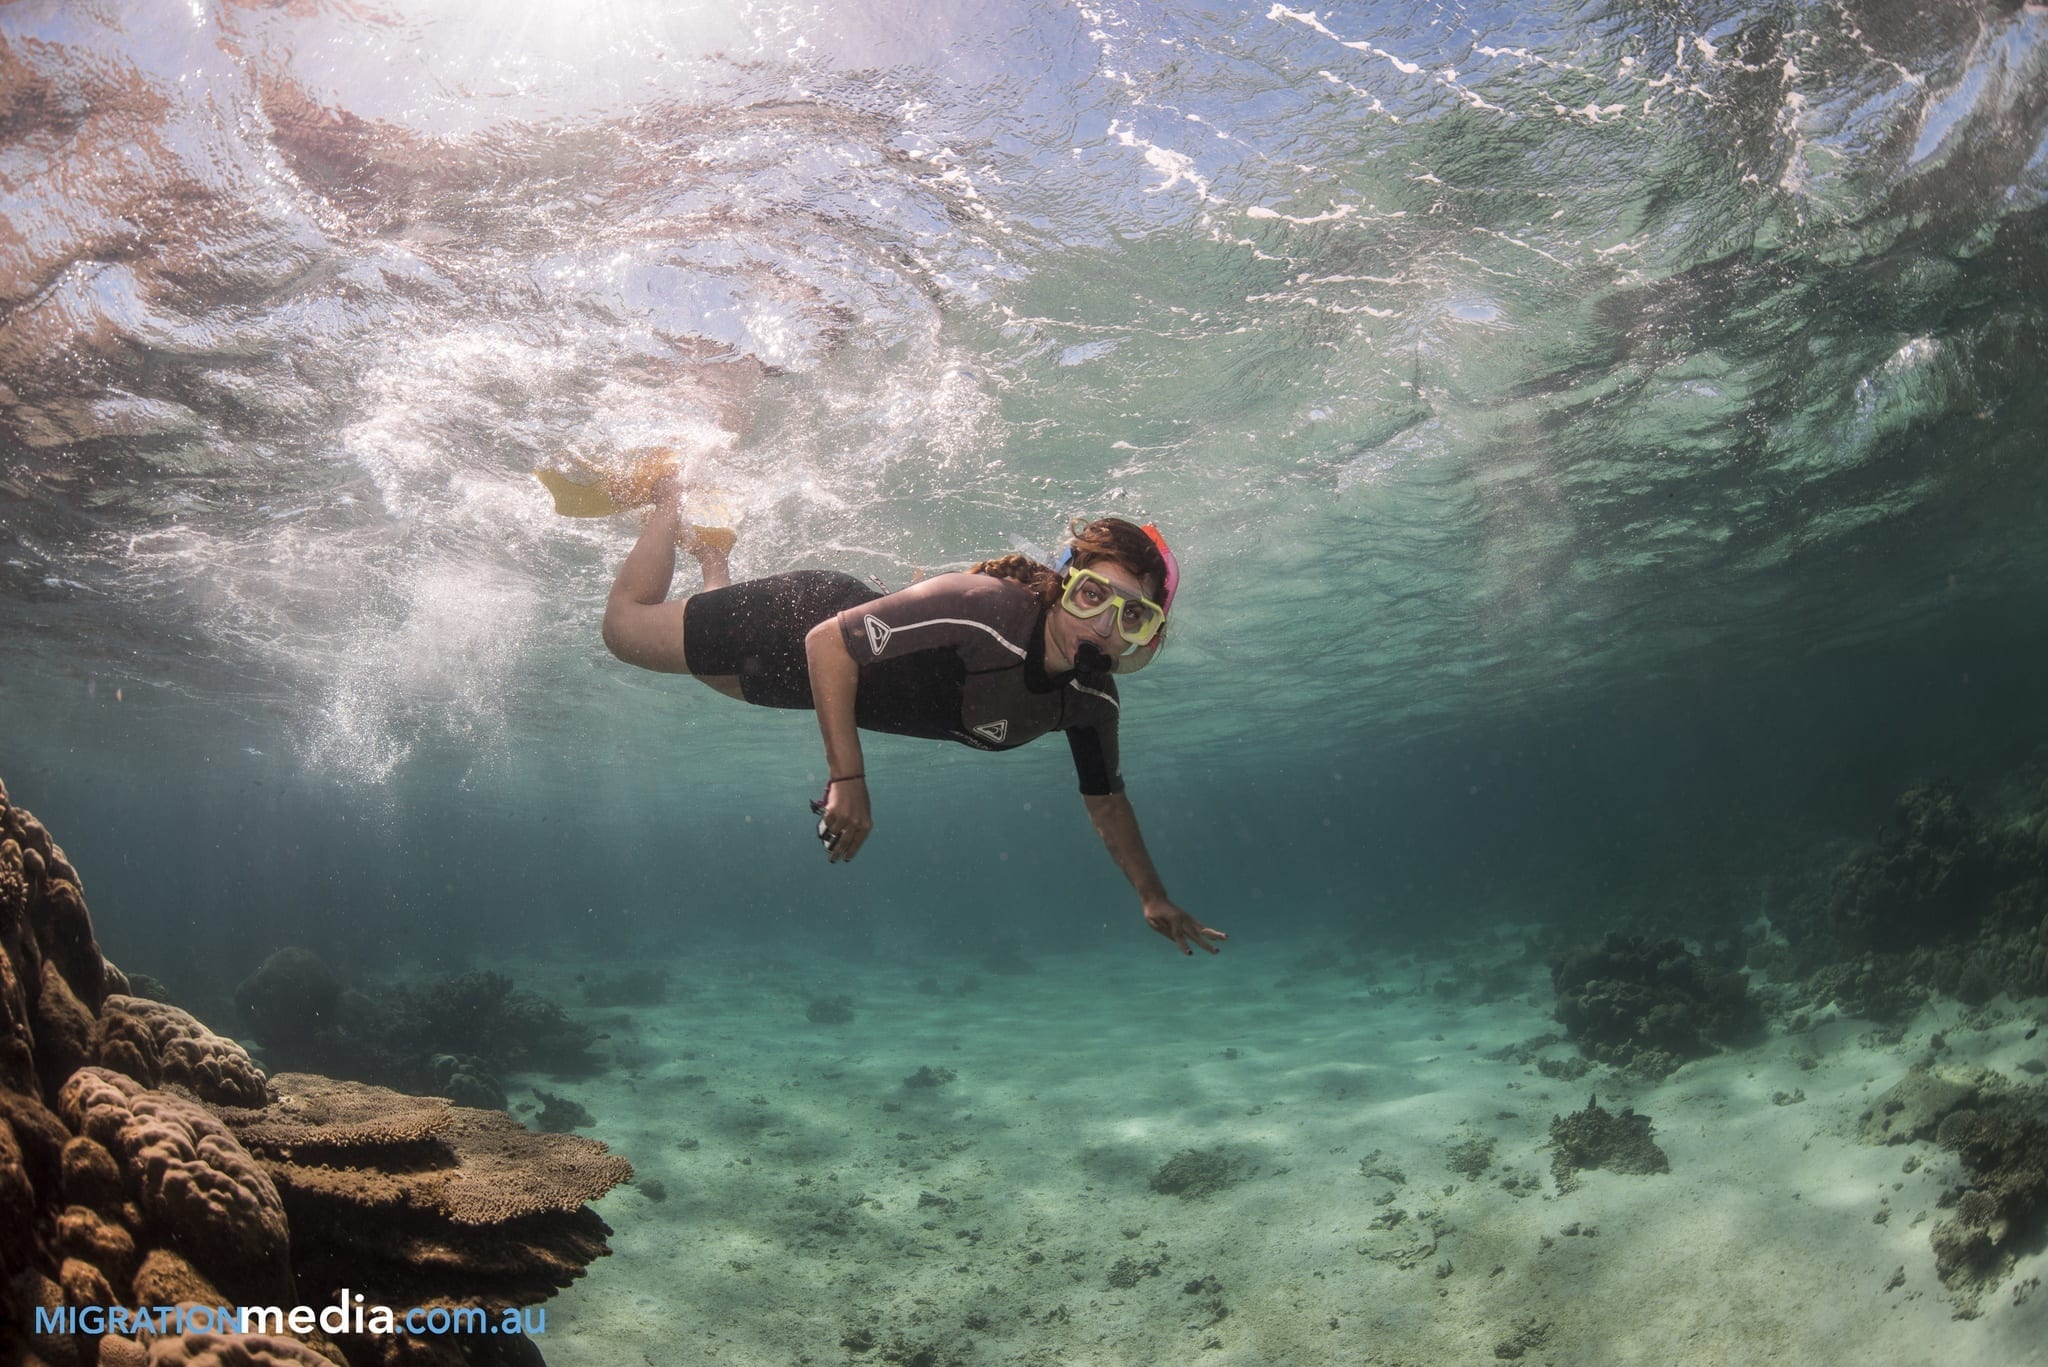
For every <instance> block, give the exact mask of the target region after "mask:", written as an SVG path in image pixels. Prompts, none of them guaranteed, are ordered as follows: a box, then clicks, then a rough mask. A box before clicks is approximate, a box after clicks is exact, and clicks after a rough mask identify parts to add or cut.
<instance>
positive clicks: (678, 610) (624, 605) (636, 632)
mask: <svg viewBox="0 0 2048 1367" xmlns="http://www.w3.org/2000/svg"><path fill="white" fill-rule="evenodd" d="M686 601H687V600H684V599H677V600H676V601H674V602H670V603H635V602H631V601H621V600H619V599H613V600H611V601H610V602H607V603H606V604H605V609H604V624H603V626H602V628H601V629H600V633H599V634H600V635H601V636H603V638H604V645H605V649H606V650H609V651H610V652H611V653H612V654H613V655H615V656H617V657H618V658H619V659H621V660H624V661H625V662H626V663H627V664H629V665H636V666H638V667H639V668H641V669H652V670H658V671H660V672H662V673H665V674H687V673H689V672H690V667H689V665H688V664H687V663H686V657H685V656H684V654H683V621H684V618H685V615H686V614H685V610H684V606H683V605H684V603H685V602H686Z"/></svg>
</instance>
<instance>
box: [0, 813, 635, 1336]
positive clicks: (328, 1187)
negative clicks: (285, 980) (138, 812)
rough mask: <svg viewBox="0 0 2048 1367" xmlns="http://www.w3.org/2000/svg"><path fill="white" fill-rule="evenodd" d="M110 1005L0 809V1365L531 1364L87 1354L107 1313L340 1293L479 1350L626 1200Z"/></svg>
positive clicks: (158, 1008) (587, 1149)
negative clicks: (471, 1324) (606, 1208)
mask: <svg viewBox="0 0 2048 1367" xmlns="http://www.w3.org/2000/svg"><path fill="white" fill-rule="evenodd" d="M128 988H129V983H128V980H127V978H126V977H125V976H124V975H123V974H122V972H121V970H120V969H118V968H116V967H114V966H113V965H112V964H111V963H109V962H107V960H106V958H105V957H104V956H103V955H102V954H101V953H100V948H99V943H98V941H97V940H96V939H95V937H94V935H93V928H92V917H91V916H90V915H89V914H88V912H87V911H86V905H85V894H84V891H83V889H82V887H81V884H80V882H79V877H78V873H77V871H76V870H75V869H73V868H72V866H71V864H70V861H68V860H67V859H65V857H64V852H63V850H62V849H60V848H59V847H58V845H57V844H56V842H55V841H53V840H52V839H51V838H50V834H49V832H48V831H46V830H45V829H44V828H43V826H42V825H41V823H39V822H38V821H37V820H36V819H35V818H34V817H33V816H31V815H30V814H29V813H28V812H26V811H24V810H22V809H21V808H19V807H16V806H14V805H13V803H12V802H11V801H10V800H9V799H8V796H7V790H6V788H5V787H4V786H0V1367H17V1365H18V1367H45V1365H47V1367H141V1365H142V1364H149V1365H150V1367H168V1365H169V1364H174V1363H177V1364H182V1363H212V1364H229V1363H233V1364H241V1365H242V1367H266V1365H268V1364H319V1363H329V1364H335V1367H370V1365H371V1364H379V1365H383V1364H396V1363H400V1362H403V1363H407V1364H424V1365H426V1367H437V1365H438V1364H457V1363H470V1364H501V1363H502V1364H515V1363H517V1364H531V1363H538V1362H540V1361H541V1356H540V1351H539V1349H538V1348H537V1347H536V1346H535V1344H534V1343H533V1341H532V1340H531V1339H529V1338H527V1337H525V1336H524V1335H523V1334H519V1333H503V1332H492V1333H477V1334H463V1335H455V1334H443V1335H413V1334H408V1333H405V1332H403V1330H402V1329H399V1328H393V1329H391V1330H389V1331H384V1332H380V1331H379V1330H378V1329H377V1327H376V1326H375V1325H374V1324H373V1323H370V1322H368V1321H366V1320H363V1319H361V1318H357V1319H354V1320H352V1321H350V1322H349V1323H347V1324H346V1325H344V1326H343V1330H342V1331H341V1332H331V1333H330V1332H323V1331H320V1330H315V1331H313V1332H309V1333H307V1334H305V1335H304V1336H302V1337H283V1336H281V1335H278V1334H274V1333H272V1334H246V1335H244V1334H220V1333H202V1332H177V1328H176V1324H175V1320H174V1319H173V1318H172V1317H170V1316H163V1317H161V1319H162V1323H161V1324H151V1325H148V1326H141V1325H136V1324H133V1323H130V1322H126V1319H125V1317H124V1325H123V1327H124V1328H126V1329H128V1330H130V1332H126V1333H111V1332H110V1333H96V1332H87V1327H88V1326H96V1325H97V1324H99V1323H100V1320H99V1318H98V1317H99V1316H101V1315H103V1314H104V1312H105V1311H107V1310H108V1309H110V1308H113V1307H122V1308H125V1309H126V1310H129V1311H136V1310H144V1309H152V1308H155V1307H165V1306H196V1307H205V1308H206V1309H207V1310H208V1311H209V1312H211V1311H212V1310H213V1309H214V1308H216V1307H222V1306H234V1307H241V1306H280V1307H285V1308H290V1307H293V1306H308V1307H312V1308H313V1309H314V1310H315V1311H318V1310H319V1309H321V1308H323V1307H333V1306H334V1305H336V1303H337V1300H338V1298H339V1297H341V1296H342V1295H343V1294H344V1293H345V1292H346V1293H347V1294H349V1295H350V1296H351V1297H353V1296H357V1295H361V1296H364V1297H365V1298H366V1300H365V1301H364V1302H357V1304H368V1305H383V1306H389V1307H391V1308H393V1309H395V1310H399V1311H404V1310H407V1309H410V1308H413V1307H416V1306H418V1307H440V1308H446V1309H450V1310H454V1309H470V1308H474V1309H477V1310H482V1311H485V1312H487V1313H488V1314H489V1316H490V1324H491V1326H492V1328H493V1329H494V1330H495V1329H498V1328H499V1327H500V1326H502V1325H503V1324H504V1323H505V1321H504V1319H503V1318H502V1317H503V1315H504V1314H505V1312H506V1311H508V1310H514V1309H517V1308H525V1307H531V1306H534V1305H536V1304H538V1303H540V1302H542V1301H545V1300H546V1299H547V1298H548V1297H550V1296H552V1295H553V1294H554V1293H555V1292H556V1291H558V1290H559V1289H561V1288H562V1287H564V1286H566V1285H568V1284H569V1282H571V1281H572V1280H574V1279H575V1278H576V1277H579V1276H581V1275H582V1273H583V1269H584V1268H585V1267H586V1266H588V1265H589V1263H590V1262H591V1261H592V1260H593V1259H596V1258H599V1257H602V1256H604V1254H606V1253H607V1252H608V1251H609V1249H608V1248H607V1246H606V1243H605V1240H606V1238H607V1236H609V1235H610V1233H611V1229H610V1228H609V1227H608V1226H607V1225H606V1224H605V1223H604V1221H603V1220H602V1219H600V1218H599V1217H598V1215H597V1214H596V1212H595V1211H593V1210H591V1209H590V1206H589V1203H590V1202H591V1201H594V1200H596V1199H597V1198H598V1197H600V1196H602V1195H604V1193H605V1192H606V1191H608V1190H610V1189H611V1188H612V1187H613V1186H615V1185H617V1184H619V1183H621V1182H625V1181H629V1180H630V1179H631V1177H632V1168H631V1167H630V1166H629V1165H628V1164H627V1162H626V1160H625V1159H623V1158H620V1157H619V1156H617V1155H615V1154H612V1153H609V1152H608V1151H607V1150H606V1149H605V1146H604V1145H602V1144H599V1143H596V1142H594V1141H592V1140H588V1139H580V1138H576V1137H574V1136H571V1135H561V1134H534V1133H530V1132H529V1131H527V1130H526V1129H524V1128H523V1127H521V1126H520V1125H519V1124H518V1123H517V1122H516V1121H513V1120H511V1119H510V1118H508V1117H507V1116H505V1115H504V1114H503V1113H501V1112H497V1111H481V1110H472V1109H469V1108H466V1107H461V1106H452V1105H450V1104H449V1103H448V1102H446V1101H444V1100H441V1099H439V1098H431V1097H414V1096H407V1095H405V1094H403V1093H399V1092H394V1091H389V1090H387V1089H384V1088H380V1087H369V1086H364V1085H360V1084H356V1083H343V1082H335V1081H333V1080H331V1079H328V1078H324V1077H319V1076H316V1075H312V1074H281V1075H279V1076H277V1077H274V1078H265V1077H264V1075H263V1073H262V1071H261V1070H260V1069H258V1068H257V1067H256V1065H255V1063H254V1062H253V1061H252V1060H251V1059H250V1057H249V1055H248V1054H247V1053H246V1052H245V1051H244V1050H243V1049H242V1047H241V1046H240V1045H238V1044H236V1043H235V1042H234V1041H233V1040H231V1039H227V1038H224V1037H222V1036H220V1035H217V1034H215V1033H214V1032H213V1031H212V1030H209V1029H208V1028H207V1027H206V1026H205V1024H203V1023H202V1022H200V1021H199V1020H197V1019H195V1018H194V1017H192V1016H191V1015H189V1014H188V1013H186V1012H184V1011H182V1010H180V1009H179V1008H177V1007H175V1006H170V1005H167V1004H164V1003H161V1002H155V1001H149V1000H146V999H144V998H141V997H138V996H133V995H130V993H129V991H128ZM39 1312H40V1313H39ZM73 1312H80V1313H73ZM209 1317H210V1316H209ZM193 1318H194V1319H195V1320H196V1319H197V1318H198V1317H197V1316H194V1317H193ZM337 1319H339V1317H337ZM165 1325H169V1326H170V1327H169V1328H166V1327H164V1326H165ZM190 1327H191V1325H190V1322H188V1324H187V1326H186V1328H188V1329H189V1328H190Z"/></svg>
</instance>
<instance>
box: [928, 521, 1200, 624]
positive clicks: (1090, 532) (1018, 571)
mask: <svg viewBox="0 0 2048 1367" xmlns="http://www.w3.org/2000/svg"><path fill="white" fill-rule="evenodd" d="M1067 534H1068V536H1070V537H1071V538H1072V539H1073V543H1074V559H1073V563H1074V564H1075V565H1076V566H1078V567H1080V568H1083V569H1086V568H1087V567H1088V566H1090V565H1096V564H1100V563H1101V562H1103V561H1105V560H1114V561H1115V562H1116V563H1117V564H1119V565H1122V566H1123V567H1124V568H1125V569H1127V570H1129V571H1130V572H1131V573H1132V574H1135V575H1137V576H1138V578H1139V580H1140V581H1141V582H1142V583H1143V584H1144V585H1145V590H1146V592H1148V593H1150V594H1151V595H1152V596H1153V597H1155V598H1156V597H1158V596H1159V595H1160V594H1161V593H1163V592H1165V585H1166V557H1165V556H1163V555H1161V554H1160V553H1159V548H1158V547H1157V546H1155V545H1153V544H1152V538H1151V537H1149V536H1147V535H1145V530H1144V528H1142V527H1140V526H1138V525H1137V524H1136V523H1135V522H1126V521H1124V520H1123V519H1122V518H1120V517H1098V518H1096V519H1095V520H1094V521H1093V522H1090V523H1088V524H1087V525H1085V526H1083V525H1082V523H1081V520H1080V519H1079V518H1075V519H1074V520H1073V521H1072V522H1070V523H1069V524H1067ZM969 573H972V574H988V575H994V576H995V577H996V578H998V579H1014V580H1015V581H1016V582H1018V583H1019V584H1022V585H1023V586H1024V587H1025V588H1027V589H1030V590H1031V592H1032V593H1033V594H1035V595H1036V596H1037V598H1038V601H1039V602H1041V603H1056V602H1058V601H1059V596H1060V583H1061V575H1060V573H1059V571H1057V570H1055V569H1053V568H1052V567H1050V566H1048V565H1041V564H1039V563H1038V562H1037V561H1036V560H1033V559H1032V558H1031V557H1030V556H1028V555H1020V554H1018V553H1017V552H1015V551H1012V552H1011V553H1010V554H1008V555H999V556H997V557H996V558H995V559H993V560H984V561H982V562H981V563H979V564H977V565H974V566H972V567H970V570H969Z"/></svg>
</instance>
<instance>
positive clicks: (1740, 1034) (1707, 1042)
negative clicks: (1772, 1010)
mask: <svg viewBox="0 0 2048 1367" xmlns="http://www.w3.org/2000/svg"><path fill="white" fill-rule="evenodd" d="M1550 977H1551V983H1552V985H1553V986H1554V987H1555V989H1556V991H1557V1018H1558V1020H1559V1021H1560V1022H1562V1023H1563V1025H1564V1028H1565V1031H1566V1033H1568V1034H1569V1035H1570V1036H1571V1038H1572V1042H1573V1043H1575V1044H1577V1045H1578V1047H1579V1051H1580V1052H1581V1053H1582V1054H1584V1055H1585V1056H1586V1057H1588V1058H1591V1059H1595V1060H1597V1061H1599V1062H1601V1063H1609V1064H1613V1065H1614V1066H1616V1067H1618V1068H1626V1069H1629V1070H1631V1071H1634V1072H1637V1073H1641V1074H1644V1075H1646V1076H1650V1077H1662V1076H1664V1075H1665V1074H1667V1073H1670V1072H1671V1071H1672V1070H1673V1069H1675V1068H1677V1067H1678V1066H1679V1065H1680V1064H1682V1063H1684V1062H1685V1061H1686V1060H1688V1059H1695V1058H1704V1057H1706V1056H1707V1055H1709V1054H1712V1053H1714V1052H1715V1051H1716V1050H1717V1049H1718V1048H1719V1047H1720V1046H1721V1045H1722V1044H1729V1043H1736V1042H1739V1041H1740V1040H1742V1039H1743V1038H1745V1037H1746V1036H1748V1035H1750V1034H1751V1033H1753V1032H1754V1031H1755V1030H1757V1029H1758V1028H1759V1027H1760V1025H1761V1024H1762V1013H1761V1011H1760V1010H1759V1009H1758V1007H1757V1005H1756V1003H1755V1002H1754V1001H1753V1000H1751V998H1750V995H1749V988H1748V985H1747V984H1746V983H1745V982H1744V981H1743V980H1742V978H1741V976H1740V975H1739V974H1735V973H1730V972H1728V971H1726V970H1723V969H1718V968H1715V967H1714V966H1713V965H1711V964H1709V963H1707V962H1706V961H1704V960H1703V959H1701V958H1700V957H1699V956H1698V955H1696V954H1693V953H1692V952H1691V951H1690V950H1688V949H1687V948H1686V947H1685V946H1684V945H1683V944H1681V943H1679V942H1678V941H1677V940H1660V941H1657V942H1655V943H1652V942H1650V941H1647V940H1644V939H1641V938H1627V937H1623V936H1620V935H1609V936H1608V937H1607V940H1606V942H1605V943H1604V944H1601V945H1580V946H1578V947H1577V948H1574V949H1569V950H1566V951H1565V952H1564V953H1562V954H1560V955H1559V956H1558V957H1557V959H1556V960H1555V961H1554V962H1553V964H1552V966H1551V970H1550Z"/></svg>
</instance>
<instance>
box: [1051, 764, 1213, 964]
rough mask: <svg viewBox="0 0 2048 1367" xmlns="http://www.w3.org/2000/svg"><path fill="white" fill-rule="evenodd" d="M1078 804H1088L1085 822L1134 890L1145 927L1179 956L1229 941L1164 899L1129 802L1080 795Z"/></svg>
mask: <svg viewBox="0 0 2048 1367" xmlns="http://www.w3.org/2000/svg"><path fill="white" fill-rule="evenodd" d="M1081 800H1082V801H1083V802H1086V803H1087V804H1088V819H1089V820H1090V821H1091V822H1093V823H1094V825H1095V833H1096V834H1097V835H1099V836H1101V837H1102V843H1103V846H1104V848H1106V849H1107V850H1108V851H1109V857H1110V858H1111V859H1114V860H1115V861H1116V866H1117V867H1118V868H1120V869H1122V870H1123V871H1124V877H1126V878H1128V879H1130V880H1131V886H1132V887H1133V888H1135V889H1137V892H1138V900H1139V901H1140V902H1142V903H1143V904H1144V908H1145V920H1146V922H1147V924H1149V925H1150V926H1151V927H1152V929H1154V930H1156V931H1158V932H1159V933H1160V934H1161V935H1164V936H1165V937H1166V938H1167V939H1169V940H1171V941H1173V942H1174V943H1175V944H1177V945H1179V946H1180V952H1181V953H1183V954H1193V953H1194V952H1195V951H1194V948H1193V947H1194V946H1195V945H1200V946H1201V947H1202V948H1203V949H1205V950H1207V951H1208V952H1209V953H1211V954H1214V953H1215V952H1216V946H1215V945H1213V944H1210V943H1209V941H1211V940H1227V939H1229V938H1230V937H1229V936H1228V935H1225V934H1224V933H1223V932H1222V931H1220V930H1212V929H1210V928H1209V927H1208V926H1205V925H1203V924H1202V923H1201V922H1199V921H1197V920H1196V919H1195V918H1194V917H1192V916H1190V915H1188V914H1187V913H1186V912H1184V911H1182V910H1181V909H1180V908H1179V907H1177V906H1175V905H1174V904H1173V901H1172V899H1170V898H1169V897H1167V895H1166V884H1165V883H1163V882H1162V881H1160V877H1159V870H1158V869H1156V868H1154V867H1153V866H1152V856H1151V854H1150V853H1148V852H1147V851H1146V849H1145V837H1144V836H1143V835H1142V834H1140V833H1139V831H1138V814H1137V812H1135V811H1133V810H1132V809H1131V800H1130V798H1128V797H1126V796H1124V795H1123V794H1122V793H1084V794H1082V797H1081Z"/></svg>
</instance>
